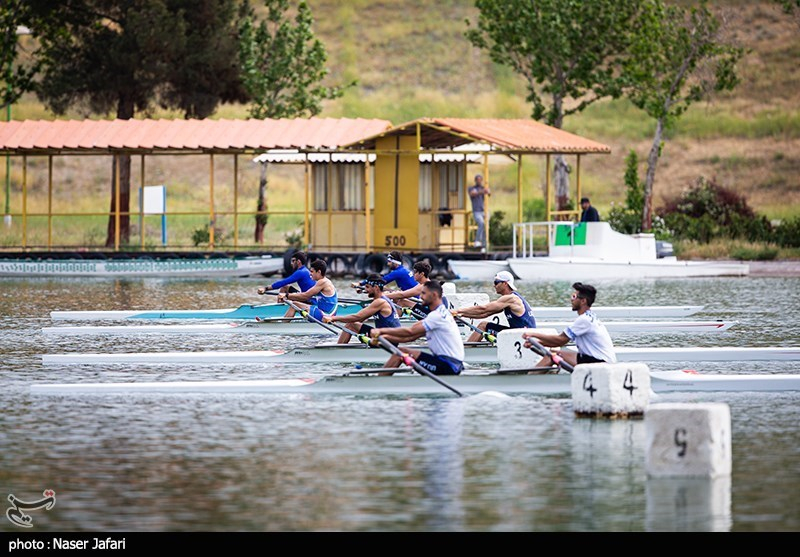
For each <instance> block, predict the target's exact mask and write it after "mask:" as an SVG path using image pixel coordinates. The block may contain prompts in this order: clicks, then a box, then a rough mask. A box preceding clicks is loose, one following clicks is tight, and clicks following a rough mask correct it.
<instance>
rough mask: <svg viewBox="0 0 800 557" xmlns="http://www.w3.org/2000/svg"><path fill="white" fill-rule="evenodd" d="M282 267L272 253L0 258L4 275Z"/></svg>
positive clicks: (219, 272) (215, 273)
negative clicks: (38, 258) (100, 257)
mask: <svg viewBox="0 0 800 557" xmlns="http://www.w3.org/2000/svg"><path fill="white" fill-rule="evenodd" d="M281 269H283V259H282V258H280V257H272V256H271V255H262V256H247V257H215V258H202V257H198V258H192V259H190V258H174V259H155V258H145V257H139V258H131V259H41V260H38V261H31V260H28V259H0V276H3V277H51V276H55V277H104V278H119V277H124V278H130V277H191V278H197V277H249V276H256V275H264V274H272V273H276V272H277V271H279V270H281Z"/></svg>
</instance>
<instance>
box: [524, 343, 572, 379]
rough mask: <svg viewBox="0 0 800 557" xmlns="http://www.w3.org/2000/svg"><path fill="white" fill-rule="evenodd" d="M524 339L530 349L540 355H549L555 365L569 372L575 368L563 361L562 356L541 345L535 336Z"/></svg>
mask: <svg viewBox="0 0 800 557" xmlns="http://www.w3.org/2000/svg"><path fill="white" fill-rule="evenodd" d="M525 340H526V341H528V342H530V343H531V346H530V349H531V350H533V351H534V352H536V353H537V354H539V355H540V356H543V357H549V358H550V359H551V360H553V363H555V364H556V365H557V366H559V367H561V368H563V369H565V370H566V371H568V372H570V373H572V372H573V371H574V369H575V368H574V367H573V366H572V364H570V363H568V362H565V361H564V358H562V357H561V356H559V355H558V354H554V353H553V352H551V351H550V350H548V349H547V348H545V347H544V346H542V345H541V344H540V343H539V341H537V340H536V339H535V338H533V337H528V338H526V339H525Z"/></svg>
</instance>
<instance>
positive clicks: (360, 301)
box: [262, 290, 372, 306]
mask: <svg viewBox="0 0 800 557" xmlns="http://www.w3.org/2000/svg"><path fill="white" fill-rule="evenodd" d="M278 294H282V292H278V291H277V290H269V291H267V292H264V294H262V296H277V295H278ZM339 301H340V302H342V303H344V304H358V305H361V306H364V305H368V304H371V303H372V300H369V299H367V300H363V299H360V298H339Z"/></svg>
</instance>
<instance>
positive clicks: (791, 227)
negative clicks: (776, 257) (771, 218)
mask: <svg viewBox="0 0 800 557" xmlns="http://www.w3.org/2000/svg"><path fill="white" fill-rule="evenodd" d="M774 241H775V242H776V243H777V244H778V245H779V246H783V247H785V248H800V217H795V218H794V219H791V220H787V221H783V222H782V223H780V224H779V225H778V226H776V227H775V229H774Z"/></svg>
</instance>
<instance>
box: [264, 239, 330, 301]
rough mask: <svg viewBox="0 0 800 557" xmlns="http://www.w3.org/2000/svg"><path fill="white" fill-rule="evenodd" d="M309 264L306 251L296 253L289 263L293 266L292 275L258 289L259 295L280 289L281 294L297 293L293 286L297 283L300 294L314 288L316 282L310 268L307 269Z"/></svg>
mask: <svg viewBox="0 0 800 557" xmlns="http://www.w3.org/2000/svg"><path fill="white" fill-rule="evenodd" d="M307 262H308V255H306V253H305V252H304V251H299V250H298V251H296V252H294V253H293V254H292V258H291V260H290V261H289V264H290V265H291V266H292V271H293V272H292V274H291V275H289V276H288V277H286V278H285V279H281V280H276V281H275V282H273V283H272V284H270V285H269V286H260V287H259V288H258V293H259V294H266V293H267V290H275V289H276V288H277V289H279V291H280V292H296V289H294V287H292V286H291V285H292V284H295V283H297V286H298V287H299V288H300V292H306V291H307V290H309V289H310V288H313V287H314V285H315V284H316V281H315V280H314V279H313V278H311V272H310V271H309V270H308V267H306V263H307Z"/></svg>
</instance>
